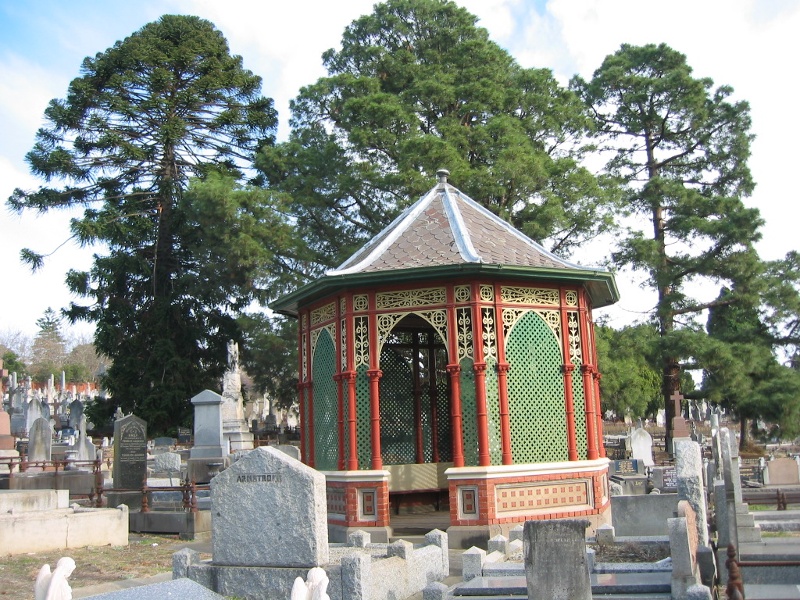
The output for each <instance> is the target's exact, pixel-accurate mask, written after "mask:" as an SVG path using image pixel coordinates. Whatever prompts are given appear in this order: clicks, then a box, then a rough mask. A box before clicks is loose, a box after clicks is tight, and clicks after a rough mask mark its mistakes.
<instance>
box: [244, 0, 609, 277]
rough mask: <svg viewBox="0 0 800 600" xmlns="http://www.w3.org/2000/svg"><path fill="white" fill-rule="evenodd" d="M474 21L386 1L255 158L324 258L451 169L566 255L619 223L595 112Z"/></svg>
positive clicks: (440, 5)
mask: <svg viewBox="0 0 800 600" xmlns="http://www.w3.org/2000/svg"><path fill="white" fill-rule="evenodd" d="M476 21H477V19H476V17H475V16H473V15H472V14H470V13H469V12H467V11H466V10H464V9H463V8H459V7H458V6H457V5H456V4H454V3H453V2H442V1H438V0H389V1H388V2H385V3H382V4H377V5H376V6H375V8H374V12H373V13H372V14H370V15H366V16H363V17H361V18H359V19H357V20H356V21H354V22H353V23H352V24H351V25H350V26H348V27H347V29H346V30H345V32H344V35H343V37H342V46H341V49H340V50H328V51H327V52H325V54H324V55H323V60H324V63H325V66H326V67H327V69H328V76H327V77H323V78H321V79H320V80H318V81H317V82H316V83H314V84H312V85H309V86H306V87H304V88H303V89H302V90H301V92H300V95H299V96H298V97H297V98H296V99H295V101H294V102H293V103H292V111H293V119H292V125H293V131H292V134H291V137H290V139H289V140H288V141H287V142H286V143H283V144H280V145H277V146H275V147H269V148H265V149H264V150H263V151H262V154H261V156H260V159H259V161H258V162H257V164H258V166H259V168H260V169H261V170H262V171H263V172H264V174H265V176H266V177H267V179H268V181H269V182H270V184H272V185H273V186H274V187H277V188H279V189H281V190H283V191H285V192H287V193H288V194H289V195H290V197H291V210H292V212H293V213H294V214H295V215H296V224H297V228H298V232H299V233H298V235H299V236H300V237H302V238H303V239H304V240H307V243H308V248H309V250H310V252H311V254H310V255H309V256H308V260H309V261H312V262H313V263H314V264H315V265H316V270H317V271H318V270H319V268H320V267H322V266H334V265H336V264H339V263H340V262H341V261H342V260H343V259H345V258H347V257H348V256H349V255H350V254H351V253H352V252H353V251H354V250H355V249H356V248H357V247H358V246H359V245H360V244H361V243H363V242H364V241H365V239H368V238H369V237H371V236H373V235H375V234H376V233H377V232H379V231H380V230H381V229H382V228H383V227H384V226H386V225H387V224H388V223H389V222H390V221H391V219H392V218H394V216H395V215H396V214H397V213H398V211H399V210H401V209H402V208H405V206H406V204H407V202H408V201H413V200H414V199H416V198H417V197H418V196H419V195H420V194H422V193H424V192H426V191H427V190H428V189H430V188H431V187H432V186H433V184H434V182H435V179H434V174H435V173H436V171H437V169H439V168H447V169H448V170H449V171H450V173H451V177H450V180H451V181H452V182H453V183H454V184H455V185H457V186H459V187H460V188H461V189H462V190H463V191H464V192H466V193H467V194H469V195H470V196H471V197H472V198H474V199H475V200H476V201H478V202H481V203H483V204H485V205H486V206H487V207H488V208H489V209H490V210H492V211H494V212H495V213H497V214H499V215H500V216H502V217H503V218H505V219H507V220H509V221H510V222H511V223H513V224H514V225H515V226H516V227H518V228H519V229H521V230H522V231H523V232H525V233H526V234H528V235H529V236H531V237H532V238H534V239H537V240H539V241H542V242H544V243H546V244H547V245H549V246H550V247H551V248H552V249H554V250H555V251H558V252H560V253H562V254H568V253H569V252H570V250H571V249H573V248H574V247H575V246H576V245H577V244H579V243H580V242H581V241H583V240H585V239H586V238H587V237H591V236H593V235H595V234H596V233H597V232H598V231H602V230H604V229H607V228H608V227H609V226H611V224H612V221H611V215H610V213H609V212H608V203H609V200H610V196H609V191H608V190H606V189H604V188H603V186H602V185H601V183H602V182H601V181H599V180H598V179H597V178H595V177H594V176H593V175H592V174H591V173H589V172H588V171H587V170H586V169H584V168H582V167H581V166H580V164H579V160H580V152H579V149H578V148H577V140H579V139H580V138H581V137H582V135H583V134H584V133H585V131H586V128H587V126H588V124H589V123H588V120H587V118H586V115H585V113H584V110H583V107H582V106H581V104H580V102H579V100H578V98H577V97H576V96H575V95H574V94H573V93H571V92H570V91H569V90H566V89H563V88H562V87H560V86H559V85H558V83H557V82H556V81H555V79H554V78H553V76H552V74H551V72H550V71H549V70H546V69H523V68H521V67H520V66H519V65H518V64H516V62H515V61H514V60H513V58H512V57H511V56H510V55H509V54H508V53H507V52H506V51H505V50H503V49H502V48H501V47H499V46H498V45H497V44H495V43H494V42H492V41H490V40H489V38H488V34H487V32H486V30H485V29H483V28H480V27H477V26H476ZM308 269H309V273H313V272H314V271H315V268H314V265H308Z"/></svg>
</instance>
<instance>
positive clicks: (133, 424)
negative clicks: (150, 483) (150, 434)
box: [113, 415, 147, 490]
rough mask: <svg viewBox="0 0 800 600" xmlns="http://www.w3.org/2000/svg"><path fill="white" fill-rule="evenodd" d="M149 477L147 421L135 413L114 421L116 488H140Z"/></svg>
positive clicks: (114, 472) (114, 473)
mask: <svg viewBox="0 0 800 600" xmlns="http://www.w3.org/2000/svg"><path fill="white" fill-rule="evenodd" d="M146 477H147V422H146V421H144V420H143V419H140V418H139V417H137V416H135V415H128V416H126V417H123V418H121V419H117V420H116V421H114V467H113V479H114V488H116V489H134V490H135V489H139V488H141V487H142V484H143V483H144V480H145V478H146Z"/></svg>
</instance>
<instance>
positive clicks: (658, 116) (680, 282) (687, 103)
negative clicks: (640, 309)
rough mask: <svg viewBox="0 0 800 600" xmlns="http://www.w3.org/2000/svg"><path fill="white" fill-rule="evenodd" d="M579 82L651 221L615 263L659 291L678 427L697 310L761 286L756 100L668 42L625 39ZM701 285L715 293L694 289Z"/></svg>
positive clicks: (632, 206)
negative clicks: (753, 158) (748, 201)
mask: <svg viewBox="0 0 800 600" xmlns="http://www.w3.org/2000/svg"><path fill="white" fill-rule="evenodd" d="M573 89H575V90H576V91H577V92H578V93H579V94H581V96H582V97H583V99H584V100H585V102H586V103H587V105H588V106H589V107H590V108H591V110H592V111H593V113H594V118H595V124H596V133H597V136H598V138H599V140H600V141H601V145H602V146H603V147H604V149H605V150H606V151H607V152H608V155H610V160H609V162H608V169H609V171H610V172H611V173H612V174H614V175H616V176H618V177H619V178H620V181H621V182H622V184H623V185H624V187H625V190H626V199H625V201H626V205H627V209H628V211H629V213H630V214H632V215H634V216H636V217H640V218H642V220H641V221H639V222H640V223H644V224H643V225H642V226H641V227H638V226H634V227H633V228H632V229H631V231H630V233H629V235H628V236H626V237H623V238H622V239H621V241H620V244H619V248H618V251H617V252H616V253H615V254H614V259H615V261H616V262H617V264H618V265H620V266H629V267H632V268H633V269H636V270H640V271H643V272H644V273H646V274H647V279H646V283H647V285H648V286H649V287H650V288H651V289H653V290H654V291H655V292H656V294H657V298H658V299H657V304H656V307H655V310H654V318H655V319H656V321H657V323H658V326H659V333H660V335H661V341H662V356H663V358H662V371H663V372H662V376H663V385H662V391H663V394H664V397H665V405H666V408H667V420H668V422H669V423H671V418H672V417H674V416H676V415H675V414H674V412H673V404H672V402H671V401H670V397H671V396H672V395H673V394H674V393H676V392H680V381H681V377H680V371H681V361H682V360H687V359H694V358H696V356H697V351H698V346H699V345H701V344H702V343H703V341H704V339H703V338H704V337H705V332H704V331H703V323H702V320H701V319H700V318H699V317H701V316H702V314H703V311H704V310H706V309H709V308H712V307H716V306H721V305H727V304H735V303H737V302H738V301H739V300H740V299H743V300H745V301H746V302H748V303H750V304H752V303H753V301H754V295H755V294H757V292H758V288H759V286H760V284H759V283H758V276H759V274H760V273H762V272H763V268H762V265H761V263H760V261H759V258H758V256H757V254H756V252H755V250H754V248H753V244H754V243H755V242H756V241H757V240H758V239H759V237H760V234H759V232H758V229H759V227H760V226H761V224H762V219H761V217H760V215H759V212H758V210H757V209H754V208H748V207H746V206H745V205H744V203H743V199H744V198H746V197H747V196H748V195H749V194H750V193H751V192H752V190H753V181H752V178H751V175H750V170H749V168H748V166H747V160H748V158H749V156H750V142H751V140H752V135H751V133H750V114H749V107H748V105H747V103H746V102H731V101H730V100H729V98H730V96H731V93H732V90H731V88H729V87H726V86H722V87H718V88H716V89H714V87H713V82H712V81H711V80H710V79H706V78H703V79H698V78H695V77H693V75H692V69H691V67H689V65H688V64H687V62H686V57H685V56H684V55H683V54H680V53H679V52H676V51H675V50H673V49H671V48H669V47H668V46H666V45H664V44H662V45H659V46H656V45H652V44H651V45H647V46H641V47H637V46H629V45H623V46H622V47H621V48H620V49H619V50H618V51H617V52H616V53H614V54H613V55H610V56H608V57H606V59H605V60H604V61H603V64H602V65H601V66H600V68H599V69H597V71H595V73H594V76H593V78H592V80H591V81H589V82H586V81H583V80H582V79H580V78H575V80H574V81H573ZM698 284H700V285H703V284H704V287H701V288H700V289H701V294H702V291H705V292H706V296H705V297H701V296H699V295H697V294H696V293H693V292H695V291H696V290H697V289H698V288H697V285H698ZM709 284H711V285H709ZM720 284H722V285H727V287H728V288H729V289H730V290H732V291H731V293H730V294H728V295H726V296H725V297H724V298H717V297H715V295H714V292H715V291H716V290H717V289H719V285H720ZM709 292H711V294H710V295H709ZM692 363H693V364H694V360H692ZM695 366H696V364H695ZM667 434H668V439H667V442H668V447H670V446H669V442H670V435H671V431H670V430H669V429H668V432H667Z"/></svg>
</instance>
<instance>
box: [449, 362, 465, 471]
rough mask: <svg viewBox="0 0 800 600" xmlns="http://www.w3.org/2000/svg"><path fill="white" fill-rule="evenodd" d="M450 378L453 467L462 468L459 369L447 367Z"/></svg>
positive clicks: (456, 366) (462, 438)
mask: <svg viewBox="0 0 800 600" xmlns="http://www.w3.org/2000/svg"><path fill="white" fill-rule="evenodd" d="M447 374H448V375H449V376H450V422H451V424H452V425H451V429H452V432H453V466H454V467H463V466H464V437H463V433H462V431H461V367H459V366H458V365H447Z"/></svg>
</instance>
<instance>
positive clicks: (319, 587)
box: [291, 567, 331, 600]
mask: <svg viewBox="0 0 800 600" xmlns="http://www.w3.org/2000/svg"><path fill="white" fill-rule="evenodd" d="M327 592H328V575H327V574H326V573H325V569H321V568H320V567H314V568H313V569H311V570H310V571H309V572H308V575H307V576H306V580H305V581H303V579H302V578H301V577H298V578H296V579H295V580H294V585H293V586H292V596H291V600H331V599H330V596H328V593H327Z"/></svg>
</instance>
